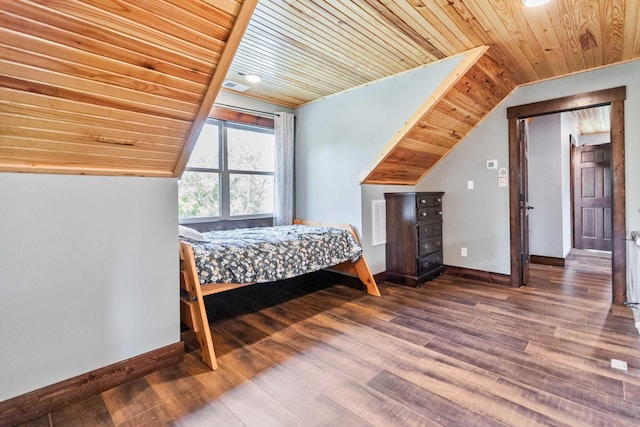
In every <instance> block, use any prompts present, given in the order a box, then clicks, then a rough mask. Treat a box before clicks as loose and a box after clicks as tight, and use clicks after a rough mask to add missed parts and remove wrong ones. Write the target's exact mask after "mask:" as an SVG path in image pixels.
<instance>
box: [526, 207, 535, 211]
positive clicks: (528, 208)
mask: <svg viewBox="0 0 640 427" xmlns="http://www.w3.org/2000/svg"><path fill="white" fill-rule="evenodd" d="M531 209H535V208H534V207H533V206H527V210H528V211H530V210H531Z"/></svg>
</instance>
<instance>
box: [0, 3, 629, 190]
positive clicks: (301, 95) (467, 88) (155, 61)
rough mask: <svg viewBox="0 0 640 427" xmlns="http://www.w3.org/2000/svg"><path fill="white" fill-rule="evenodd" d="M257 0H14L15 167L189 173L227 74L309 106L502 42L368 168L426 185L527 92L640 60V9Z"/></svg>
mask: <svg viewBox="0 0 640 427" xmlns="http://www.w3.org/2000/svg"><path fill="white" fill-rule="evenodd" d="M256 3H257V0H244V1H242V0H189V1H182V0H57V1H53V0H0V24H1V25H0V171H23V172H58V173H88V174H120V175H144V176H179V175H180V174H181V172H182V169H183V167H184V165H185V163H186V161H187V158H188V155H189V153H190V151H191V148H192V146H193V143H194V141H195V138H196V137H197V134H198V132H199V130H200V128H201V125H202V122H203V120H204V119H205V117H206V115H207V114H208V112H209V108H210V107H211V104H212V103H213V100H214V98H215V96H216V94H217V92H218V90H219V88H220V86H221V83H222V81H223V80H224V79H230V80H233V81H237V82H239V83H242V84H246V85H248V86H250V89H249V90H248V91H247V92H244V93H243V94H244V95H247V96H251V97H255V98H257V99H263V100H267V101H270V102H273V103H276V104H278V105H282V106H285V107H291V108H295V107H298V106H300V105H303V104H305V103H308V102H311V101H314V100H318V99H321V98H323V97H326V96H330V95H332V94H335V93H338V92H341V91H344V90H347V89H350V88H353V87H356V86H359V85H362V84H366V83H369V82H371V81H374V80H377V79H380V78H384V77H388V76H391V75H394V74H396V73H399V72H402V71H406V70H409V69H412V68H414V67H417V66H421V65H425V64H429V63H431V62H434V61H436V60H440V59H443V58H447V57H450V56H452V55H456V54H460V53H462V52H465V51H468V50H471V49H474V48H477V47H479V46H489V50H488V51H487V52H486V53H485V54H484V55H482V57H481V58H480V59H478V62H477V64H474V65H473V66H471V67H470V68H469V70H467V74H466V75H465V76H461V77H460V79H459V80H456V81H455V85H454V86H452V87H451V88H449V89H448V90H441V92H442V94H444V93H445V92H446V94H447V96H444V95H443V96H442V99H441V100H440V103H439V104H438V105H430V108H428V111H429V117H423V115H421V114H420V115H418V114H417V115H416V116H415V117H414V119H415V120H416V122H415V123H410V124H409V125H411V126H409V125H407V126H406V128H405V129H403V131H407V132H408V133H407V135H406V139H402V138H400V139H397V140H396V141H395V142H396V143H398V144H400V145H399V146H398V150H397V152H395V153H392V151H393V150H391V149H389V147H387V148H386V149H385V151H384V152H383V153H381V156H379V159H381V160H382V161H383V162H386V161H387V160H389V162H388V163H385V164H384V165H381V166H380V170H379V171H377V172H379V173H378V174H377V175H375V174H374V175H371V174H370V173H373V172H375V169H376V167H375V166H374V167H373V168H372V169H370V170H368V171H367V173H368V174H369V175H370V179H371V180H374V181H375V182H403V183H412V182H413V180H414V179H415V177H418V176H422V175H424V172H426V170H428V167H429V166H430V165H432V164H433V163H435V162H437V161H438V158H441V157H442V156H443V155H446V152H448V150H449V149H450V148H451V147H453V146H454V145H455V143H457V142H458V141H460V140H461V139H462V138H464V136H465V135H466V134H467V133H468V131H469V130H470V129H472V128H473V127H474V126H476V125H477V124H478V121H479V120H481V119H482V118H483V117H485V116H486V115H487V114H488V112H489V111H490V110H491V108H493V107H494V106H495V105H496V103H497V102H499V100H498V99H496V96H497V95H498V94H506V93H508V92H509V90H508V89H509V87H511V85H512V84H513V85H519V84H523V83H528V82H534V81H538V80H541V79H547V78H551V77H557V76H561V75H566V74H570V73H574V72H579V71H583V70H587V69H591V68H595V67H600V66H605V65H609V64H614V63H617V62H621V61H625V60H631V59H636V58H639V57H640V30H638V21H639V20H640V2H639V1H637V0H552V2H551V3H549V4H547V5H545V6H541V7H538V8H524V7H523V6H522V4H521V1H520V0H491V1H488V0H357V1H353V0H260V1H259V2H258V4H257V6H256ZM254 8H255V13H253V16H252V17H251V14H252V11H253V10H254ZM247 25H248V27H247ZM245 28H246V32H245V31H244V30H245ZM243 33H244V36H243ZM241 38H242V40H241ZM238 45H239V46H238ZM234 54H235V56H234ZM232 60H233V61H232ZM249 73H257V74H259V75H260V76H261V77H262V82H260V83H257V84H255V83H247V82H245V81H242V80H241V79H242V74H249ZM496 82H497V83H496ZM496 85H497V86H496ZM501 85H504V86H501ZM496 87H499V89H500V90H498V91H496V90H495V89H496ZM449 92H451V93H449ZM454 94H457V96H454ZM467 110H470V111H467ZM452 111H456V112H457V114H453V115H452V114H451V112H452ZM463 111H464V112H466V113H467V114H465V113H462V112H463ZM445 115H446V116H447V117H446V118H447V120H445V119H444V117H443V116H445ZM449 119H450V120H449ZM418 122H420V123H421V124H422V125H418V124H417V123H418ZM413 125H416V126H418V127H416V128H414V127H413ZM425 141H426V144H427V145H424V144H425ZM416 145H423V146H422V147H421V148H419V149H418V151H419V152H421V153H425V154H423V155H422V156H414V155H413V154H414V153H412V152H405V151H402V150H401V149H407V148H408V147H412V146H416ZM442 153H444V154H442ZM434 156H440V157H434ZM413 159H415V161H414V160H413ZM394 168H395V169H398V168H401V169H413V168H415V169H416V171H415V173H413V174H412V175H411V178H408V177H404V178H402V177H400V176H399V175H396V176H393V174H391V173H390V171H392V170H393V169H394ZM420 171H421V172H420Z"/></svg>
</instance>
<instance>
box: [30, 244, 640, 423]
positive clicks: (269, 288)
mask: <svg viewBox="0 0 640 427" xmlns="http://www.w3.org/2000/svg"><path fill="white" fill-rule="evenodd" d="M607 265H608V264H607V261H606V260H602V259H601V258H599V257H597V256H595V255H594V254H590V253H577V254H574V256H572V257H571V258H570V259H569V260H568V263H567V267H566V268H565V269H562V268H559V267H550V266H542V265H532V266H531V283H530V285H529V286H526V287H523V288H520V289H512V288H509V287H505V286H500V285H492V284H487V283H482V282H477V281H473V280H468V279H460V278H458V277H453V276H447V275H445V276H442V277H439V278H437V279H435V280H434V281H432V282H428V283H427V284H425V286H424V287H422V288H419V289H412V288H408V287H403V286H399V285H394V284H392V283H383V284H381V286H380V288H381V291H382V292H383V296H382V298H375V297H371V296H368V295H365V294H363V292H361V291H359V290H355V289H353V288H350V287H347V286H344V284H343V281H344V280H346V279H342V278H339V279H336V278H335V277H333V276H329V277H328V276H326V275H324V274H320V275H317V276H311V277H307V278H299V279H294V280H291V281H288V282H285V283H282V284H279V285H264V286H263V285H256V286H251V287H248V288H245V289H240V290H238V291H234V292H232V293H227V294H221V295H216V296H213V297H210V298H208V300H207V306H208V312H209V313H210V315H211V318H212V319H213V320H212V326H211V328H212V332H213V337H214V342H215V345H216V353H217V354H218V362H219V366H220V368H219V370H218V371H215V372H214V371H210V370H208V368H207V367H206V366H205V365H204V364H203V363H202V362H201V361H200V359H199V354H198V345H197V342H196V340H195V338H194V336H193V334H192V333H191V332H185V333H183V339H184V340H185V344H186V347H187V350H188V353H187V355H186V357H185V360H184V362H183V363H181V364H178V365H175V366H172V367H169V368H166V369H164V370H162V371H158V372H155V373H152V374H150V375H147V376H146V377H144V378H141V379H138V380H136V381H133V382H130V383H127V384H123V385H121V386H119V387H117V388H114V389H112V390H109V391H106V392H104V393H102V394H101V395H99V396H94V397H92V398H89V399H87V400H85V401H83V402H80V403H77V404H74V405H70V406H68V407H66V408H63V409H61V410H59V411H56V412H53V413H51V414H48V415H46V416H44V417H42V418H40V419H37V420H34V421H32V422H30V423H27V424H26V425H32V426H69V425H82V426H86V425H104V426H111V425H123V426H124V425H126V426H129V425H145V426H146V425H179V426H198V425H220V426H365V425H366V426H370V425H374V426H503V425H510V426H536V425H541V426H556V425H557V426H560V425H569V426H633V425H636V426H637V425H640V336H639V335H638V332H637V331H636V329H635V328H634V321H633V315H632V313H631V309H628V308H625V307H618V306H611V305H610V300H611V281H610V277H611V276H610V271H608V270H607ZM612 358H615V359H621V360H624V361H626V362H627V363H628V366H629V370H628V371H627V372H625V371H620V370H615V369H612V368H611V366H610V360H611V359H612Z"/></svg>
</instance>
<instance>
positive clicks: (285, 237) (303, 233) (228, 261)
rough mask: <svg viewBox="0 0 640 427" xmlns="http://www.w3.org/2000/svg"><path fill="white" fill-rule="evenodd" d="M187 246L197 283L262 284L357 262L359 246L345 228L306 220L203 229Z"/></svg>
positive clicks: (359, 251) (360, 252)
mask: <svg viewBox="0 0 640 427" xmlns="http://www.w3.org/2000/svg"><path fill="white" fill-rule="evenodd" d="M204 236H205V237H206V238H207V241H204V242H197V241H194V240H189V239H185V240H186V241H187V242H189V243H190V244H191V246H193V253H194V256H195V260H196V267H197V268H198V277H199V279H200V283H203V284H204V283H223V282H224V283H263V282H273V281H276V280H284V279H288V278H291V277H295V276H299V275H302V274H305V273H310V272H312V271H317V270H320V269H323V268H326V267H330V266H333V265H336V264H340V263H341V262H344V261H348V260H351V261H354V262H355V261H357V260H358V258H360V256H361V255H362V248H361V247H360V245H359V244H358V242H357V241H356V240H355V238H354V237H353V236H352V235H351V233H350V232H348V231H347V230H342V229H339V228H330V227H316V226H308V225H282V226H277V227H258V228H245V229H238V230H227V231H211V232H208V233H204Z"/></svg>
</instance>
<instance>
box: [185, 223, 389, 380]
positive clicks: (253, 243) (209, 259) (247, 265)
mask: <svg viewBox="0 0 640 427" xmlns="http://www.w3.org/2000/svg"><path fill="white" fill-rule="evenodd" d="M327 248H328V249H327ZM324 268H329V269H331V270H336V271H339V272H342V273H346V274H351V275H355V276H357V277H358V278H359V279H360V281H361V282H362V283H363V284H364V285H365V287H366V290H367V293H368V294H370V295H375V296H380V291H379V290H378V286H377V284H376V282H375V279H374V278H373V275H372V274H371V271H370V270H369V266H368V265H367V262H366V260H365V258H364V255H362V248H361V247H360V244H359V241H358V238H357V235H356V233H355V231H354V230H353V228H352V227H351V226H350V225H345V224H333V223H323V222H316V221H305V220H299V219H296V220H294V225H293V226H280V227H260V228H251V229H243V230H231V231H225V232H210V233H204V234H203V235H199V236H197V237H196V236H188V237H185V236H182V237H181V240H180V288H181V297H180V317H181V321H182V322H183V323H184V324H185V325H187V326H188V327H189V328H191V329H192V330H193V331H194V332H195V335H196V337H197V339H198V342H199V343H200V346H201V350H202V361H203V362H204V363H205V364H206V365H207V366H209V367H210V368H211V369H214V370H215V369H217V368H218V364H217V361H216V356H215V351H214V346H213V340H212V338H211V330H210V328H209V320H208V317H207V312H206V310H205V305H204V297H205V296H207V295H212V294H216V293H219V292H224V291H228V290H231V289H236V288H240V287H243V286H248V285H253V284H256V283H265V282H274V281H277V280H284V279H287V278H290V277H295V276H298V275H302V274H306V273H308V272H312V271H317V270H320V269H324Z"/></svg>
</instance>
